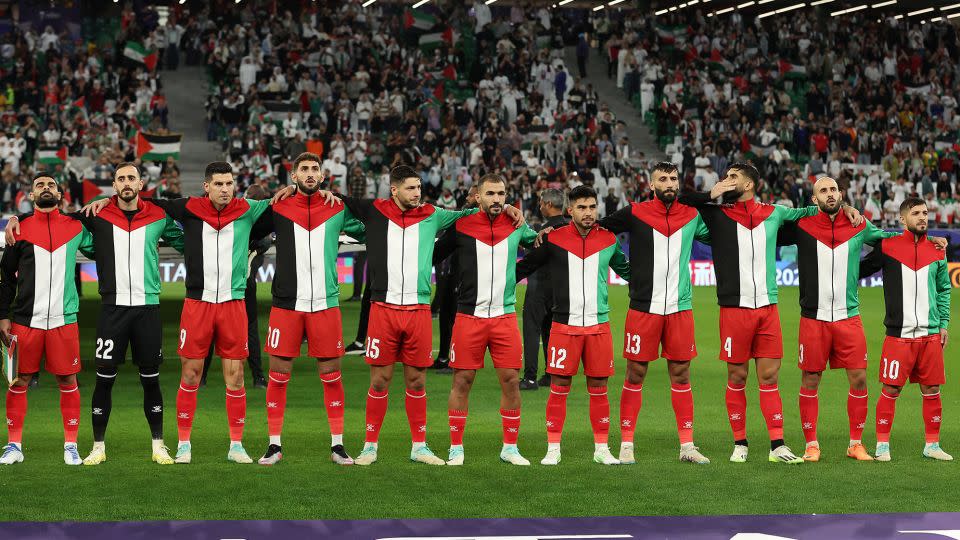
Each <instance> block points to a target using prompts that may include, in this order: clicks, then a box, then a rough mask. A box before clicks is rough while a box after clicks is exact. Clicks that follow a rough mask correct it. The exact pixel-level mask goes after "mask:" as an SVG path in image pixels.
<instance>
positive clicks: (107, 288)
mask: <svg viewBox="0 0 960 540" xmlns="http://www.w3.org/2000/svg"><path fill="white" fill-rule="evenodd" d="M78 217H79V219H80V220H81V221H82V222H83V224H84V226H85V227H86V228H87V229H88V230H89V231H90V232H91V233H93V245H94V247H95V250H96V257H95V260H96V263H97V279H98V282H99V285H98V287H99V289H100V297H101V298H102V299H103V303H104V304H107V305H115V306H144V305H157V304H159V303H160V266H159V264H160V252H159V242H160V241H161V240H163V241H164V242H166V243H167V244H169V245H170V246H172V247H174V248H175V249H176V250H177V251H179V252H181V253H182V252H183V230H182V229H180V227H179V226H177V224H176V223H175V222H174V221H173V218H170V217H169V216H167V213H166V212H164V211H163V209H162V208H160V207H159V206H157V205H156V204H153V203H151V202H147V201H144V200H140V201H139V202H138V203H137V212H136V213H135V214H132V217H130V216H128V215H127V213H125V212H124V211H123V210H121V209H120V207H119V206H117V198H116V196H114V197H112V198H111V199H110V203H109V204H107V205H106V206H105V207H103V209H102V210H100V213H99V214H97V215H96V216H95V217H86V216H84V215H82V214H78Z"/></svg>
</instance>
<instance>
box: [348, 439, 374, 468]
mask: <svg viewBox="0 0 960 540" xmlns="http://www.w3.org/2000/svg"><path fill="white" fill-rule="evenodd" d="M376 462H377V447H376V446H373V445H372V444H367V445H365V446H364V447H363V450H362V451H361V452H360V455H359V456H357V459H355V460H353V463H354V464H355V465H373V464H374V463H376Z"/></svg>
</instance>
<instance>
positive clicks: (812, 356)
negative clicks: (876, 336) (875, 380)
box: [797, 315, 867, 372]
mask: <svg viewBox="0 0 960 540" xmlns="http://www.w3.org/2000/svg"><path fill="white" fill-rule="evenodd" d="M798 341H799V343H800V351H799V357H798V361H797V367H799V368H800V369H802V370H803V371H816V372H820V371H823V370H825V369H827V365H828V364H829V366H830V369H840V368H845V369H867V339H866V338H865V337H864V335H863V323H862V322H861V321H860V316H859V315H857V316H855V317H850V318H849V319H844V320H842V321H835V322H826V321H819V320H817V319H810V318H808V317H800V335H799V339H798Z"/></svg>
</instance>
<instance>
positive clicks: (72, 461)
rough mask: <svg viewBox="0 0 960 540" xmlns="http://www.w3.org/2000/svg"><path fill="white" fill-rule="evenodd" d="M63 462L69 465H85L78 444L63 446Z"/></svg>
mask: <svg viewBox="0 0 960 540" xmlns="http://www.w3.org/2000/svg"><path fill="white" fill-rule="evenodd" d="M63 462H64V463H66V464H67V465H82V464H83V459H81V458H80V452H79V451H77V444H76V443H67V444H65V445H63Z"/></svg>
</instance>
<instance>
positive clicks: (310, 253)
mask: <svg viewBox="0 0 960 540" xmlns="http://www.w3.org/2000/svg"><path fill="white" fill-rule="evenodd" d="M312 199H313V198H312V197H311V196H309V195H308V196H307V257H308V260H309V261H310V311H311V312H312V311H313V299H314V297H315V295H314V293H313V242H312V241H311V240H312V235H313V221H312V219H311V218H312V217H313V216H312V212H311V204H310V203H311V202H312Z"/></svg>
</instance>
